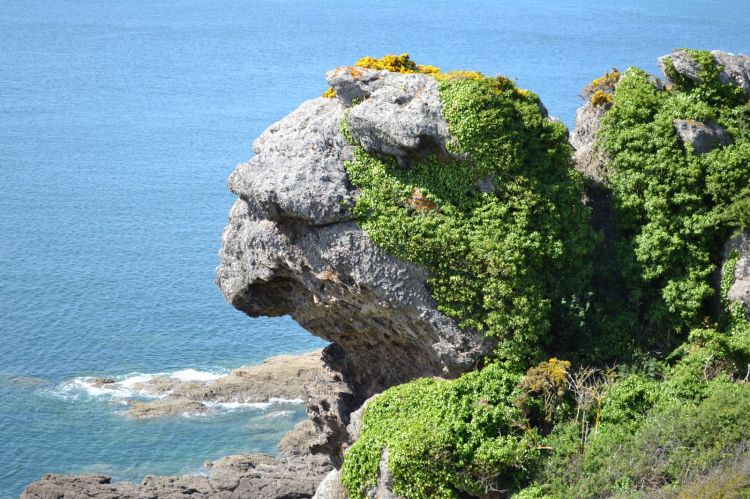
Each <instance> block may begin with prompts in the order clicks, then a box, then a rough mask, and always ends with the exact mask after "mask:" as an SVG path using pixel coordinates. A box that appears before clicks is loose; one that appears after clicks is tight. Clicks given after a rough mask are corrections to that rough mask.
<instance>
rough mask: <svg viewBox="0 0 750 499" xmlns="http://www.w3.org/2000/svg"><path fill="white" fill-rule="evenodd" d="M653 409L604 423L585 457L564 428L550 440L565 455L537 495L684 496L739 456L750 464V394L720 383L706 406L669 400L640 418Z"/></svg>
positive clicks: (550, 463) (711, 387)
mask: <svg viewBox="0 0 750 499" xmlns="http://www.w3.org/2000/svg"><path fill="white" fill-rule="evenodd" d="M633 383H635V384H637V382H632V383H631V387H630V388H632V385H633ZM655 386H658V384H656V385H651V386H649V387H648V388H645V387H641V388H645V390H644V389H639V390H637V392H640V393H639V395H638V396H637V397H636V398H638V399H642V398H643V397H642V394H643V393H647V392H652V390H653V388H654V387H655ZM630 388H629V389H628V391H630ZM654 395H655V394H653V393H651V394H650V395H649V396H648V397H647V398H648V399H652V397H653V396H654ZM613 396H614V393H613ZM651 403H652V400H646V401H643V402H641V403H638V404H636V405H637V407H638V408H637V410H636V411H635V418H634V419H630V418H629V417H627V415H625V417H624V418H614V419H612V418H604V422H603V424H602V431H601V432H600V433H599V435H597V436H596V437H595V438H593V439H591V440H590V441H589V444H588V446H587V448H586V450H585V452H578V451H577V450H576V449H575V447H574V442H573V438H572V431H571V428H570V426H569V425H568V426H566V425H562V426H560V427H559V428H558V429H557V430H556V432H555V433H554V434H553V435H552V436H551V437H550V438H549V439H548V440H547V445H549V446H552V447H554V448H556V449H557V450H556V452H555V456H554V457H553V458H550V459H548V460H547V462H546V466H545V468H544V470H543V471H542V472H541V474H540V478H539V481H538V482H537V484H536V487H537V488H539V487H541V488H542V489H543V490H545V491H546V492H547V493H548V494H549V496H554V497H609V496H612V495H618V494H620V495H625V493H626V492H636V491H649V490H651V491H653V490H657V489H662V488H679V487H680V486H681V485H682V484H683V483H688V482H690V479H691V478H692V477H695V476H699V475H702V474H704V473H705V472H706V471H707V470H710V469H711V468H712V467H715V466H720V465H722V464H723V463H728V462H731V461H732V460H734V459H736V458H737V456H741V455H746V456H749V457H750V455H748V449H750V418H748V417H747V410H748V408H749V407H750V387H748V386H746V385H740V384H736V383H730V382H727V381H724V380H716V381H713V382H710V383H708V387H707V390H706V398H705V399H703V400H702V401H700V402H698V403H691V402H689V401H682V400H677V399H671V398H663V399H662V400H661V401H660V402H659V403H658V404H657V405H655V406H654V407H653V408H652V409H650V410H647V412H645V413H643V414H642V415H641V414H639V413H640V412H641V410H642V409H643V408H646V407H648V405H650V404H651ZM627 405H629V404H627ZM696 497H698V496H696Z"/></svg>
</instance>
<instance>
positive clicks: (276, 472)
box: [21, 454, 332, 499]
mask: <svg viewBox="0 0 750 499" xmlns="http://www.w3.org/2000/svg"><path fill="white" fill-rule="evenodd" d="M207 467H208V468H209V470H210V473H209V476H199V475H184V476H180V477H156V476H147V477H145V478H144V479H143V482H142V483H140V484H135V483H131V482H117V483H111V479H110V477H107V476H101V475H80V476H67V475H45V476H44V478H42V479H41V480H40V481H38V482H34V483H32V484H31V485H29V486H28V487H27V488H26V490H25V491H24V492H23V493H22V494H21V499H52V498H54V499H82V498H96V499H157V498H158V499H171V498H178V497H186V496H189V497H190V498H191V499H248V498H257V499H295V498H300V499H301V498H308V497H312V496H313V494H314V493H315V489H316V487H317V486H318V483H320V482H321V481H322V480H323V479H324V478H325V476H326V475H327V474H328V473H329V472H330V471H331V469H332V466H331V465H330V463H329V462H328V460H327V459H326V458H325V457H324V456H309V455H308V456H304V457H294V458H289V459H282V460H277V459H275V458H273V457H272V456H268V455H264V454H243V455H237V456H227V457H225V458H222V459H220V460H218V461H214V462H211V463H207Z"/></svg>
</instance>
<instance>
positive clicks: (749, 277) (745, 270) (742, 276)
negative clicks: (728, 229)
mask: <svg viewBox="0 0 750 499" xmlns="http://www.w3.org/2000/svg"><path fill="white" fill-rule="evenodd" d="M734 252H737V253H738V254H739V260H737V265H736V266H735V268H734V282H733V283H732V286H731V287H730V288H729V292H728V293H727V300H728V301H729V303H730V306H740V307H742V308H743V309H744V310H745V315H746V317H747V319H748V320H750V232H747V231H746V232H743V233H741V234H739V235H737V236H735V237H733V238H732V239H730V240H729V241H728V242H727V244H726V245H725V246H724V261H726V260H727V259H729V258H730V257H731V256H732V254H733V253H734Z"/></svg>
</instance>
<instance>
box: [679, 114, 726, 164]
mask: <svg viewBox="0 0 750 499" xmlns="http://www.w3.org/2000/svg"><path fill="white" fill-rule="evenodd" d="M674 129H675V130H676V131H677V135H678V136H679V137H680V140H681V141H682V143H683V144H684V145H687V144H690V147H691V148H692V150H693V154H696V155H701V154H706V153H707V152H710V151H713V150H714V149H716V148H717V147H720V146H725V145H727V144H730V143H731V142H732V137H731V135H729V133H728V132H727V131H726V130H724V129H723V128H722V127H720V126H719V125H717V124H716V123H711V122H707V123H702V122H700V121H696V120H674Z"/></svg>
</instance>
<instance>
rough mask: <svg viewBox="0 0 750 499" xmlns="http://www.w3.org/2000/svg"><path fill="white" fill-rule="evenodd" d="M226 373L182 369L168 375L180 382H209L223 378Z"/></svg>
mask: <svg viewBox="0 0 750 499" xmlns="http://www.w3.org/2000/svg"><path fill="white" fill-rule="evenodd" d="M226 375H227V373H225V372H223V373H217V372H210V371H197V370H195V369H183V370H182V371H177V372H174V373H172V374H170V375H169V377H170V378H174V379H178V380H180V381H204V382H211V381H216V380H217V379H219V378H223V377H224V376H226Z"/></svg>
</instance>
